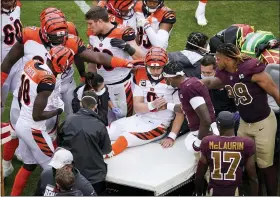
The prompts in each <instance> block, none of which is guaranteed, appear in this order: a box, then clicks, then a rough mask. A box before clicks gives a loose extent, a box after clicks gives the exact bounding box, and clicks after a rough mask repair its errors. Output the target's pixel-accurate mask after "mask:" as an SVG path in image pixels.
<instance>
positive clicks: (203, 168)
mask: <svg viewBox="0 0 280 197" xmlns="http://www.w3.org/2000/svg"><path fill="white" fill-rule="evenodd" d="M207 169H208V163H207V159H206V157H205V156H204V155H203V154H201V156H200V159H199V161H198V164H197V169H196V174H195V180H194V182H195V192H196V195H197V196H202V194H203V189H204V176H205V174H206V172H207Z"/></svg>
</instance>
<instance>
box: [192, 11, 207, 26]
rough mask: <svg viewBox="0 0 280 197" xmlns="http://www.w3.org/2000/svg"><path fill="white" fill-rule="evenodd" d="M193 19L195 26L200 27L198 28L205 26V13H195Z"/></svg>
mask: <svg viewBox="0 0 280 197" xmlns="http://www.w3.org/2000/svg"><path fill="white" fill-rule="evenodd" d="M195 18H196V20H197V24H198V25H200V26H205V25H207V22H208V21H207V19H206V18H205V12H201V13H198V12H196V13H195Z"/></svg>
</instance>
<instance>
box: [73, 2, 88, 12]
mask: <svg viewBox="0 0 280 197" xmlns="http://www.w3.org/2000/svg"><path fill="white" fill-rule="evenodd" d="M74 2H75V3H76V4H77V6H79V8H80V9H81V10H82V12H83V13H84V14H85V13H87V11H89V9H90V6H89V5H88V4H87V3H86V2H85V1H74Z"/></svg>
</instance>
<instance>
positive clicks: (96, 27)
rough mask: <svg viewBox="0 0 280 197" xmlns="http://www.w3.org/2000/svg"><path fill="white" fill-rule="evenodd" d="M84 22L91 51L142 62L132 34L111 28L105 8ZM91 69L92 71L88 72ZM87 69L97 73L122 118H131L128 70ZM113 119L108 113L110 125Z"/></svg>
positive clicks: (95, 10)
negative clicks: (86, 24) (86, 26)
mask: <svg viewBox="0 0 280 197" xmlns="http://www.w3.org/2000/svg"><path fill="white" fill-rule="evenodd" d="M85 18H86V20H87V23H88V37H89V44H90V47H91V49H92V50H93V51H96V52H102V53H107V54H109V55H111V56H115V57H119V58H123V59H132V58H133V59H141V58H142V59H143V57H144V54H143V53H142V52H141V48H140V47H139V46H137V44H136V42H135V37H136V36H135V32H134V30H133V29H132V28H130V27H123V26H117V25H114V24H112V23H111V22H110V21H109V16H108V12H107V10H106V9H105V8H102V7H99V6H95V7H92V8H91V9H90V10H89V11H88V12H87V13H86V16H85ZM122 42H123V43H122ZM125 42H127V43H125ZM119 47H120V48H119ZM121 48H122V49H121ZM93 66H94V68H91V67H93ZM89 69H90V71H93V72H96V71H97V73H98V74H100V75H101V76H102V77H103V78H104V83H105V85H106V86H107V88H108V91H109V95H110V100H111V101H112V103H113V105H114V106H116V107H117V108H119V109H120V110H121V112H122V116H131V115H132V113H133V103H132V76H131V73H130V71H131V69H130V68H106V67H104V66H103V65H100V64H98V65H89ZM112 115H113V114H112V113H111V112H110V111H109V115H108V118H109V122H112V121H113V120H114V119H115V118H114V117H112Z"/></svg>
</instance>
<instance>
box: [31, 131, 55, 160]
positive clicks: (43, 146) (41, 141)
mask: <svg viewBox="0 0 280 197" xmlns="http://www.w3.org/2000/svg"><path fill="white" fill-rule="evenodd" d="M32 136H33V139H34V140H35V142H36V144H37V146H38V147H39V148H40V150H41V151H42V152H43V153H44V154H45V155H46V156H48V157H51V156H52V155H53V152H52V150H51V149H50V147H49V146H48V144H47V142H46V140H45V138H44V137H43V135H42V131H40V130H37V129H32Z"/></svg>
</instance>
